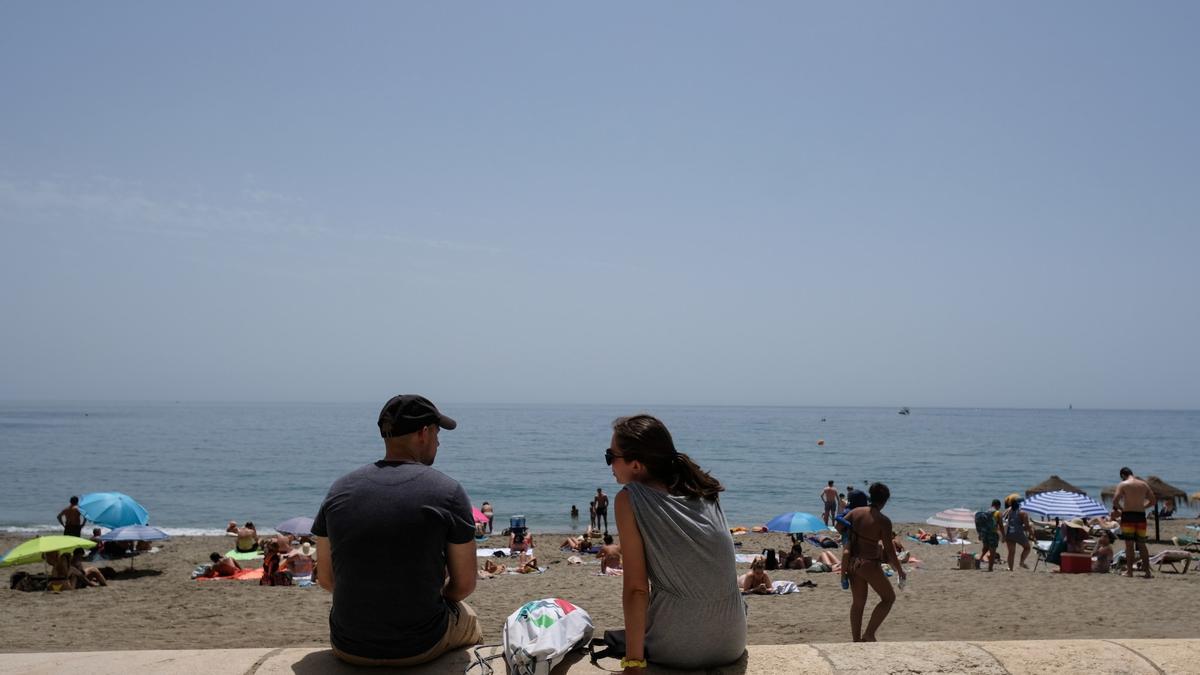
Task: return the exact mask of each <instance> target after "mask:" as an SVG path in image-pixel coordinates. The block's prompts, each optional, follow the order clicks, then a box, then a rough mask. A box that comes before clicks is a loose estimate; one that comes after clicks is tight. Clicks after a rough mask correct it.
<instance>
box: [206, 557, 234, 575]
mask: <svg viewBox="0 0 1200 675" xmlns="http://www.w3.org/2000/svg"><path fill="white" fill-rule="evenodd" d="M208 559H209V560H211V561H212V564H211V565H209V566H208V571H207V572H205V573H204V576H206V577H231V576H233V575H235V574H237V573H238V572H240V571H241V570H242V566H241V565H239V564H238V563H237V561H236V560H234V559H233V558H229V557H225V556H222V555H221V554H220V553H216V552H213V553H212V554H211V555H209V556H208Z"/></svg>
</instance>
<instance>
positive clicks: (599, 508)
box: [596, 488, 608, 534]
mask: <svg viewBox="0 0 1200 675" xmlns="http://www.w3.org/2000/svg"><path fill="white" fill-rule="evenodd" d="M601 518H603V519H604V534H608V495H606V494H604V490H602V489H601V488H596V529H600V519H601Z"/></svg>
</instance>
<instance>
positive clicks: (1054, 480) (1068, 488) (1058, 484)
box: [1025, 475, 1087, 497]
mask: <svg viewBox="0 0 1200 675" xmlns="http://www.w3.org/2000/svg"><path fill="white" fill-rule="evenodd" d="M1055 490H1062V491H1064V492H1074V493H1076V494H1081V495H1086V494H1087V492H1085V491H1083V490H1080V489H1079V488H1077V487H1075V486H1074V485H1071V484H1070V483H1068V482H1067V481H1065V480H1063V479H1061V478H1059V477H1058V476H1057V475H1053V476H1050V477H1049V478H1047V479H1046V480H1044V481H1042V482H1040V483H1038V484H1037V485H1034V486H1033V487H1031V488H1029V489H1028V490H1026V491H1025V496H1026V497H1032V496H1034V495H1036V494H1041V493H1043V492H1054V491H1055Z"/></svg>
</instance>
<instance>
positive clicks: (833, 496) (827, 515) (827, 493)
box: [821, 481, 838, 525]
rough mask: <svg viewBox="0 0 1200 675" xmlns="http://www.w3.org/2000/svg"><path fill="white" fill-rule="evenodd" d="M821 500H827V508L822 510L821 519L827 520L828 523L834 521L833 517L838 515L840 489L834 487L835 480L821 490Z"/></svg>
mask: <svg viewBox="0 0 1200 675" xmlns="http://www.w3.org/2000/svg"><path fill="white" fill-rule="evenodd" d="M821 501H823V502H825V510H824V511H823V512H821V520H823V521H825V524H826V525H830V524H832V523H833V519H834V518H835V517H836V516H837V507H838V491H837V488H835V487H833V481H829V483H828V484H827V485H826V486H825V489H823V490H821Z"/></svg>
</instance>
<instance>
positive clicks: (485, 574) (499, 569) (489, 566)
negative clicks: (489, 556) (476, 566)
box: [478, 560, 508, 579]
mask: <svg viewBox="0 0 1200 675" xmlns="http://www.w3.org/2000/svg"><path fill="white" fill-rule="evenodd" d="M507 571H508V567H507V566H505V565H501V564H499V563H496V562H493V561H491V560H485V561H483V569H481V570H479V574H478V576H479V578H480V579H491V578H492V577H494V576H496V575H497V574H504V573H505V572H507Z"/></svg>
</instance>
